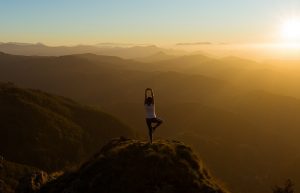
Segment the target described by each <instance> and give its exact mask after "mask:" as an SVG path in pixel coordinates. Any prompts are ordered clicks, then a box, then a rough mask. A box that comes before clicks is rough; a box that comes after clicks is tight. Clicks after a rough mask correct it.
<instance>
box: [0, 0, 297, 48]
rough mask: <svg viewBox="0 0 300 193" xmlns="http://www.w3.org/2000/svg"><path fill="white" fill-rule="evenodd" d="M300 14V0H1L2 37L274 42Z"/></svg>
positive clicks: (61, 41)
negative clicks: (286, 22) (289, 21)
mask: <svg viewBox="0 0 300 193" xmlns="http://www.w3.org/2000/svg"><path fill="white" fill-rule="evenodd" d="M297 14H299V16H300V1H299V0H47V1H46V0H26V1H25V0H0V24H1V27H0V42H28V43H36V42H42V43H45V44H48V45H77V44H97V43H101V42H110V43H135V44H157V45H176V44H178V43H193V42H213V43H216V44H227V43H228V44H251V43H269V42H276V41H280V38H281V37H280V35H279V33H280V26H281V23H282V22H283V21H284V20H287V19H288V18H290V17H294V16H297ZM297 17H298V16H297ZM299 39H300V37H299ZM295 41H296V40H295Z"/></svg>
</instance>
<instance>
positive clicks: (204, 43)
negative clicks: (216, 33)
mask: <svg viewBox="0 0 300 193" xmlns="http://www.w3.org/2000/svg"><path fill="white" fill-rule="evenodd" d="M212 44H213V43H211V42H187V43H177V44H176V46H199V45H212Z"/></svg>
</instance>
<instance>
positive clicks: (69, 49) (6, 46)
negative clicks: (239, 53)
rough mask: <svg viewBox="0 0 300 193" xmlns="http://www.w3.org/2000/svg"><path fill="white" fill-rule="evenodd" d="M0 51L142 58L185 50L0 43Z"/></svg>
mask: <svg viewBox="0 0 300 193" xmlns="http://www.w3.org/2000/svg"><path fill="white" fill-rule="evenodd" d="M0 52H5V53H8V54H14V55H27V56H62V55H70V54H84V53H93V54H98V55H108V56H118V57H122V58H127V59H128V58H143V57H149V56H151V55H155V54H157V53H161V52H163V53H165V54H170V55H183V54H186V52H184V51H181V50H175V49H164V48H160V47H157V46H154V45H119V44H109V43H104V44H97V45H77V46H47V45H44V44H42V43H37V44H28V43H16V42H11V43H0Z"/></svg>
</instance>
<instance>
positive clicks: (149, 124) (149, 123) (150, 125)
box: [146, 119, 153, 143]
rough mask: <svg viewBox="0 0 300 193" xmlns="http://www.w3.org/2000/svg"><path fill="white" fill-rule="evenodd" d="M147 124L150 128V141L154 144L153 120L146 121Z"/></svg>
mask: <svg viewBox="0 0 300 193" xmlns="http://www.w3.org/2000/svg"><path fill="white" fill-rule="evenodd" d="M146 123H147V126H148V132H149V139H150V143H152V135H153V132H152V131H153V128H152V121H151V119H146Z"/></svg>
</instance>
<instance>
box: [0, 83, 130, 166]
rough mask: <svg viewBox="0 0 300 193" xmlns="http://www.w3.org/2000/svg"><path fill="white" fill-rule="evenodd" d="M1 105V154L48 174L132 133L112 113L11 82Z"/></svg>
mask: <svg viewBox="0 0 300 193" xmlns="http://www.w3.org/2000/svg"><path fill="white" fill-rule="evenodd" d="M0 106H1V108H0V117H1V119H0V132H1V135H0V153H1V154H2V155H3V156H4V158H5V159H7V160H12V161H14V162H18V163H23V164H27V165H32V166H35V167H39V168H42V169H45V170H53V169H60V168H62V167H64V166H67V165H69V164H71V163H77V162H79V161H80V160H81V159H82V158H84V157H86V156H88V155H90V154H91V153H93V152H94V151H95V150H97V149H99V148H100V147H101V145H103V143H105V142H106V141H107V140H109V139H111V138H112V137H116V136H120V135H125V136H126V135H127V136H130V135H132V133H131V131H130V129H129V128H128V127H127V126H125V125H124V124H123V123H121V122H120V121H118V120H117V119H116V118H114V117H112V116H111V115H109V114H106V113H103V112H101V111H98V110H96V109H93V108H90V107H87V106H83V105H80V104H78V103H76V102H74V101H72V100H69V99H66V98H63V97H59V96H54V95H50V94H47V93H44V92H41V91H38V90H30V89H21V88H18V87H15V86H13V85H12V84H3V83H1V84H0Z"/></svg>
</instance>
